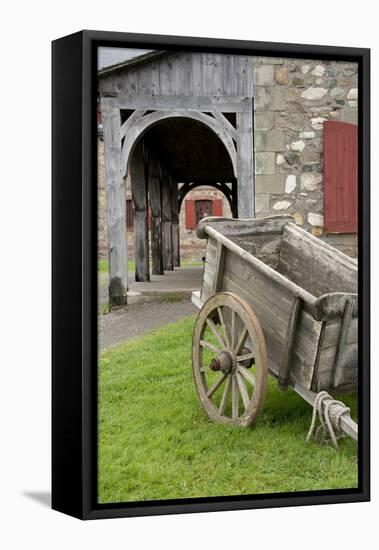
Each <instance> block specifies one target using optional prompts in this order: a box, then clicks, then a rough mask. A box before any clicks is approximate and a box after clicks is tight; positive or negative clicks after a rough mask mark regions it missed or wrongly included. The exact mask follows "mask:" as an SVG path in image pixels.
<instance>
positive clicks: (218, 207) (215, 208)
mask: <svg viewBox="0 0 379 550" xmlns="http://www.w3.org/2000/svg"><path fill="white" fill-rule="evenodd" d="M212 216H222V199H214V201H213V205H212Z"/></svg>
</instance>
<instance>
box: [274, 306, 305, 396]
mask: <svg viewBox="0 0 379 550" xmlns="http://www.w3.org/2000/svg"><path fill="white" fill-rule="evenodd" d="M302 305H303V302H302V300H301V298H299V297H298V296H295V297H294V301H293V306H292V310H291V316H290V319H289V322H288V326H287V332H286V338H285V345H284V350H283V356H282V362H281V364H280V367H279V376H278V386H279V388H280V389H281V390H287V389H288V386H289V383H290V374H291V358H292V350H293V344H294V339H295V335H296V328H297V324H298V320H299V317H300V313H301V308H302Z"/></svg>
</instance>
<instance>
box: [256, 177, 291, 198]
mask: <svg viewBox="0 0 379 550" xmlns="http://www.w3.org/2000/svg"><path fill="white" fill-rule="evenodd" d="M255 192H256V193H265V194H267V193H270V194H271V193H275V194H279V193H284V176H283V175H282V174H276V175H271V176H256V178H255Z"/></svg>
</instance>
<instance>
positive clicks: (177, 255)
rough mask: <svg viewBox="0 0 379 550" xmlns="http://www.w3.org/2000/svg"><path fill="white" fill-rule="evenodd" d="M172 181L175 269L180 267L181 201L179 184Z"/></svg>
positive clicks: (173, 259)
mask: <svg viewBox="0 0 379 550" xmlns="http://www.w3.org/2000/svg"><path fill="white" fill-rule="evenodd" d="M170 179H171V218H172V227H171V231H172V263H173V266H174V267H179V266H180V238H179V201H178V184H177V183H176V181H175V180H174V179H173V178H170Z"/></svg>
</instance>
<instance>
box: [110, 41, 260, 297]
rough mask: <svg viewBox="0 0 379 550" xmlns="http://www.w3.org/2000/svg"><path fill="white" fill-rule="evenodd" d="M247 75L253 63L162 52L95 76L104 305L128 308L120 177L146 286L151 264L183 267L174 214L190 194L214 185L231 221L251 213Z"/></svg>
mask: <svg viewBox="0 0 379 550" xmlns="http://www.w3.org/2000/svg"><path fill="white" fill-rule="evenodd" d="M224 58H225V59H224ZM226 58H227V59H226ZM200 67H201V71H200V72H198V69H199V68H200ZM243 67H244V71H245V73H244V74H245V75H246V77H245V78H244V79H242V80H241V70H242V69H241V68H243ZM185 70H186V71H187V73H185V72H184V71H185ZM157 71H159V78H157V80H156V82H153V81H152V78H153V76H152V75H154V74H155V75H156V74H157ZM188 71H189V73H188ZM223 71H227V72H228V74H229V76H230V78H231V79H232V80H230V81H229V80H225V74H224V73H223ZM251 73H252V66H251V58H248V57H244V56H221V55H218V56H217V55H216V54H209V55H207V56H205V57H204V55H203V54H184V53H182V54H174V53H169V54H168V53H167V52H165V53H163V54H162V53H158V54H157V53H154V54H151V55H150V57H149V56H144V59H143V61H142V63H141V64H138V63H137V64H136V61H133V63H130V62H126V63H125V64H124V65H123V66H122V67H118V68H116V69H115V70H114V71H113V72H112V71H111V72H110V71H109V70H107V71H105V72H104V73H103V74H100V75H99V76H100V80H99V82H100V86H99V87H100V96H101V105H102V111H103V120H104V148H105V170H106V190H107V218H108V240H109V266H110V274H109V275H110V277H109V281H110V284H109V298H110V303H111V305H123V304H125V303H126V301H127V289H128V281H127V269H126V265H127V239H126V231H127V228H126V219H125V217H126V213H125V201H126V197H125V178H126V176H127V175H130V180H131V188H132V199H133V203H134V208H135V220H134V227H135V261H136V274H135V280H136V281H145V282H147V281H149V280H150V272H149V257H150V256H151V258H152V274H156V275H162V274H163V273H164V271H170V270H173V269H174V268H175V267H177V266H179V265H180V246H179V243H180V240H179V211H180V207H181V205H182V203H183V199H184V197H185V195H186V194H187V193H188V192H190V191H191V190H192V189H194V188H196V187H198V186H200V185H210V186H214V187H215V188H217V189H218V190H219V191H221V192H223V193H224V195H225V196H226V198H227V200H228V202H229V205H230V208H231V211H232V214H233V216H234V217H237V216H240V217H252V216H253V215H254V206H253V205H254V200H253V196H254V187H253V133H252V124H253V105H252V90H250V89H249V88H248V87H247V82H252V77H251ZM237 78H239V80H238V82H237ZM149 79H150V80H149ZM223 79H224V80H223ZM170 83H171V84H170ZM175 83H176V84H175ZM169 85H171V88H168V89H167V86H169ZM243 86H245V88H243V89H242V88H241V87H243ZM139 88H141V90H139ZM242 91H244V92H247V93H246V95H241V92H242ZM149 210H150V223H151V227H150V229H151V239H150V243H149V231H148V212H149ZM150 249H151V250H150Z"/></svg>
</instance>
